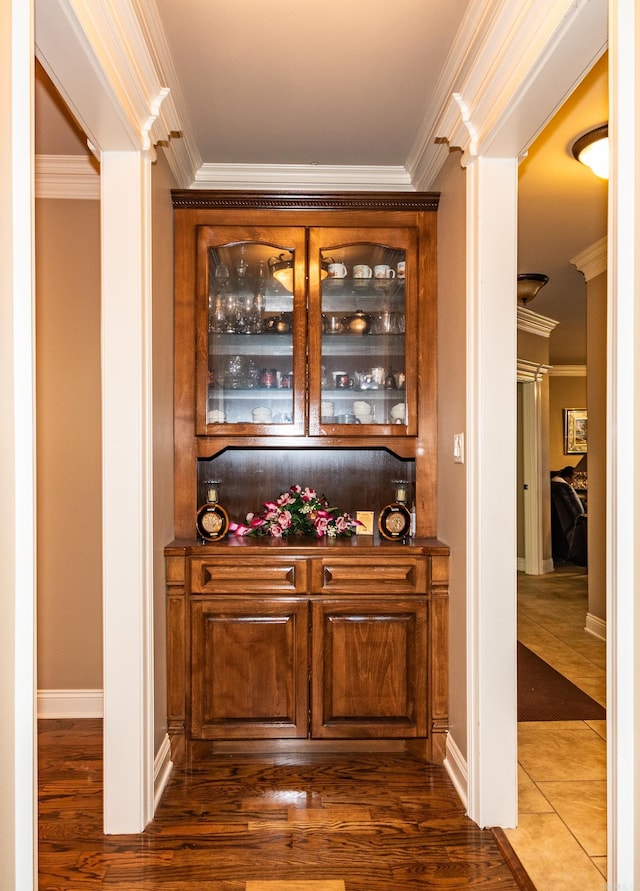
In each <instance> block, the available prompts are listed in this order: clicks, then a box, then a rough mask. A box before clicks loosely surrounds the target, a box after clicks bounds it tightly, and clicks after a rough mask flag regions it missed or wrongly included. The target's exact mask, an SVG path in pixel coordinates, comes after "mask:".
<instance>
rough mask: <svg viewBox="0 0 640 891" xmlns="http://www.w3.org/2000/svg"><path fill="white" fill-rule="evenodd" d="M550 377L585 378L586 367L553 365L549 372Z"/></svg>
mask: <svg viewBox="0 0 640 891" xmlns="http://www.w3.org/2000/svg"><path fill="white" fill-rule="evenodd" d="M549 374H550V376H551V377H586V376H587V366H586V365H554V366H553V368H552V369H551V371H550V372H549Z"/></svg>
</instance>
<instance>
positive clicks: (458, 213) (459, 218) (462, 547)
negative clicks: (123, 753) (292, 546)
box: [435, 152, 467, 759]
mask: <svg viewBox="0 0 640 891" xmlns="http://www.w3.org/2000/svg"><path fill="white" fill-rule="evenodd" d="M435 188H436V189H437V190H439V191H440V192H441V198H440V207H439V210H438V506H439V507H438V535H439V537H440V538H441V539H442V540H443V541H444V542H446V543H447V544H448V545H449V547H450V548H451V585H450V602H449V620H450V632H449V683H450V698H449V716H450V721H449V730H450V733H451V736H452V739H453V740H454V741H455V744H456V745H457V747H458V749H459V750H460V752H461V754H462V756H463V757H464V758H465V759H466V757H467V678H466V674H467V670H466V656H465V654H466V651H467V639H466V623H467V611H466V572H467V563H466V551H467V537H466V500H467V490H466V474H465V467H464V465H462V464H454V463H453V437H454V434H456V433H466V429H465V418H466V414H465V405H466V331H465V328H466V326H465V318H466V254H465V243H466V173H465V171H464V170H463V169H462V168H461V167H460V156H459V153H458V152H453V153H452V154H451V155H450V157H449V159H448V160H447V163H446V164H445V166H444V168H443V169H442V171H441V173H440V175H439V176H438V179H437V181H436V184H435Z"/></svg>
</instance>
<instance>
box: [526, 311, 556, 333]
mask: <svg viewBox="0 0 640 891" xmlns="http://www.w3.org/2000/svg"><path fill="white" fill-rule="evenodd" d="M517 318H518V323H517V326H518V331H526V332H527V333H528V334H537V335H538V337H550V336H551V332H552V331H553V329H554V328H555V327H556V325H557V324H558V323H557V322H556V321H555V319H549V318H547V317H546V316H541V315H539V314H538V313H537V312H532V310H530V309H527V308H526V306H519V307H518V308H517Z"/></svg>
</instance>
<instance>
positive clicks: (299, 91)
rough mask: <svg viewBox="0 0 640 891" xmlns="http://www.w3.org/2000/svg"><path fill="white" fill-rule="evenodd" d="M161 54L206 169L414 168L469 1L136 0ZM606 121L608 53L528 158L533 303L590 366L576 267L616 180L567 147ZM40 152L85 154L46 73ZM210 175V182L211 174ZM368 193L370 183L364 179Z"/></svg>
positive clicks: (526, 234)
mask: <svg viewBox="0 0 640 891" xmlns="http://www.w3.org/2000/svg"><path fill="white" fill-rule="evenodd" d="M137 5H138V7H139V8H140V9H142V10H145V11H146V13H147V15H148V14H149V11H150V10H153V13H154V14H153V21H152V22H151V26H152V28H151V31H152V33H153V34H155V35H156V49H157V52H158V54H159V55H160V56H161V57H162V68H163V70H164V72H165V74H166V75H167V80H168V86H169V87H170V89H171V95H172V97H173V101H174V102H175V103H176V105H177V107H178V108H179V112H180V121H181V125H182V132H181V138H182V140H183V141H184V142H187V143H188V144H189V152H190V156H191V157H192V158H195V159H196V161H197V163H199V164H201V165H202V167H201V170H206V169H207V167H211V168H214V167H216V165H218V166H220V165H221V166H222V167H224V166H225V165H226V166H231V167H234V166H237V165H250V166H251V168H254V167H256V166H260V165H262V166H263V167H264V168H269V167H272V168H273V169H275V170H280V169H285V168H287V167H288V166H291V165H309V167H310V169H311V170H313V168H315V167H316V166H318V167H323V166H325V165H329V166H331V167H333V168H334V169H337V168H343V169H350V171H351V173H350V176H351V177H352V178H354V179H357V173H356V174H354V171H357V170H359V169H362V170H365V169H366V171H367V173H366V176H364V175H363V181H365V180H366V179H369V180H373V181H376V175H375V173H374V175H373V176H372V174H371V171H372V170H374V171H377V170H383V169H384V170H391V171H394V174H393V175H394V177H395V180H394V182H395V184H396V187H399V188H407V189H411V188H413V187H412V185H411V182H410V178H409V176H408V174H407V171H406V167H407V163H408V160H409V159H410V158H411V157H412V156H415V154H416V152H418V151H419V149H420V144H421V140H424V134H425V133H426V132H428V126H429V121H430V118H432V117H433V115H434V114H435V110H434V108H433V107H432V105H433V103H434V102H435V101H436V99H437V97H438V90H437V88H438V78H439V76H440V74H441V71H442V69H443V67H444V66H445V64H446V61H447V57H448V55H449V53H450V51H451V49H452V46H454V41H455V38H456V33H457V31H458V29H459V27H460V25H461V22H462V21H463V17H464V14H465V10H466V9H467V6H469V0H446V2H442V0H396V2H395V3H394V4H393V7H392V9H390V5H389V3H388V2H386V0H384V2H383V0H347V2H345V0H323V2H319V0H305V2H304V3H299V4H295V3H294V4H292V3H290V2H289V0H270V2H269V3H264V2H263V3H256V2H255V0H234V2H233V3H230V2H228V0H208V2H207V3H203V2H202V0H180V2H179V3H177V2H175V0H155V5H154V4H153V0H138V3H137ZM606 120H607V75H606V58H605V59H604V60H601V62H600V63H598V64H597V65H596V67H595V68H594V69H593V71H592V72H591V73H590V74H589V75H587V77H586V78H585V80H584V81H583V83H582V84H581V85H580V86H579V87H578V88H577V90H576V91H575V92H574V94H573V95H572V96H571V97H569V99H568V100H567V102H566V103H565V106H564V107H563V108H562V109H561V110H560V111H559V112H558V113H557V114H556V116H555V117H554V119H553V120H552V121H551V123H550V124H549V125H548V126H547V127H546V129H545V130H544V131H543V132H542V133H541V134H540V136H539V137H538V138H537V140H536V141H535V143H534V144H533V145H532V147H531V149H530V151H529V155H528V157H527V158H526V160H524V161H523V163H522V164H521V168H520V212H519V221H518V225H519V244H520V250H519V262H518V268H519V271H521V272H544V273H546V274H547V275H549V277H550V281H549V284H548V285H547V286H546V287H545V288H544V289H543V290H542V291H541V292H540V294H539V296H538V297H537V298H536V301H535V303H533V304H532V305H531V309H532V310H534V311H535V312H539V313H541V314H543V315H547V316H549V317H551V318H554V319H556V320H558V321H559V322H560V324H559V325H558V327H557V329H556V330H555V331H554V333H553V334H552V338H551V361H552V362H554V363H562V364H582V363H584V362H585V361H586V352H585V350H586V347H585V285H584V279H583V277H582V275H581V274H580V273H579V272H578V271H577V270H576V269H575V267H574V266H572V265H571V263H570V260H571V258H572V257H575V255H576V254H578V253H580V252H581V251H583V250H584V249H585V248H587V247H589V246H590V245H592V244H593V243H594V242H596V241H598V240H599V239H600V238H601V237H602V236H603V235H604V234H605V233H606V193H607V189H606V184H605V183H603V182H602V181H599V180H597V178H596V177H595V176H594V175H593V174H592V173H590V172H589V171H587V170H586V169H584V168H582V167H581V166H580V165H579V164H578V163H577V162H576V161H575V160H574V159H573V158H572V157H571V154H570V148H571V144H572V143H573V141H574V140H575V138H576V137H577V136H578V135H580V134H581V133H583V132H585V131H586V130H588V129H590V128H591V127H593V126H597V125H598V124H601V123H602V122H604V121H606ZM36 151H37V152H38V153H39V154H44V155H77V154H87V148H86V144H85V140H84V137H83V135H82V132H81V130H80V128H79V127H78V126H77V125H76V123H75V122H74V121H73V120H72V118H71V116H70V115H69V114H68V112H67V111H66V109H65V107H64V105H63V103H62V102H61V100H60V98H59V97H58V95H57V93H56V91H55V89H54V87H53V86H52V84H51V83H50V82H49V81H48V78H47V77H46V75H45V74H44V72H43V71H42V69H40V68H39V66H38V69H37V78H36ZM204 179H206V176H205V177H204ZM363 187H364V186H363Z"/></svg>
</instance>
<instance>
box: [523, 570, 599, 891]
mask: <svg viewBox="0 0 640 891" xmlns="http://www.w3.org/2000/svg"><path fill="white" fill-rule="evenodd" d="M586 615H587V574H586V570H585V569H583V568H582V567H578V566H563V567H559V568H558V569H556V571H555V572H554V573H549V574H548V575H545V576H530V575H524V574H522V573H519V574H518V640H520V641H521V642H522V643H523V644H524V645H525V646H526V647H528V648H529V649H530V650H532V651H533V652H534V653H536V654H537V655H538V656H539V657H540V658H541V659H544V660H545V662H548V663H549V664H550V665H552V666H553V667H554V668H555V669H556V670H557V671H559V672H560V673H561V674H563V675H564V676H565V677H566V678H568V679H569V680H570V681H572V682H573V683H574V684H575V685H576V686H577V687H579V688H580V689H581V690H584V692H585V693H588V694H589V695H590V696H591V697H592V698H593V699H595V700H596V701H597V702H599V703H600V704H601V705H603V706H604V705H606V699H605V686H606V673H605V669H606V653H605V648H606V644H605V642H604V641H602V640H598V639H597V638H596V637H594V636H593V635H591V634H589V633H588V632H586V631H585V630H584V626H585V620H586ZM518 762H519V808H518V810H519V819H518V828H517V829H514V830H508V831H507V832H506V835H507V838H508V839H509V841H510V842H511V845H512V846H513V849H514V851H515V853H516V854H517V856H518V857H519V859H520V861H521V863H522V865H523V866H524V868H525V869H526V871H527V873H528V875H529V876H530V878H531V880H532V881H533V883H534V884H535V886H536V889H537V891H604V889H606V871H607V862H606V853H607V829H606V818H607V802H606V722H605V721H566V722H564V721H563V722H531V723H521V724H519V725H518Z"/></svg>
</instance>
